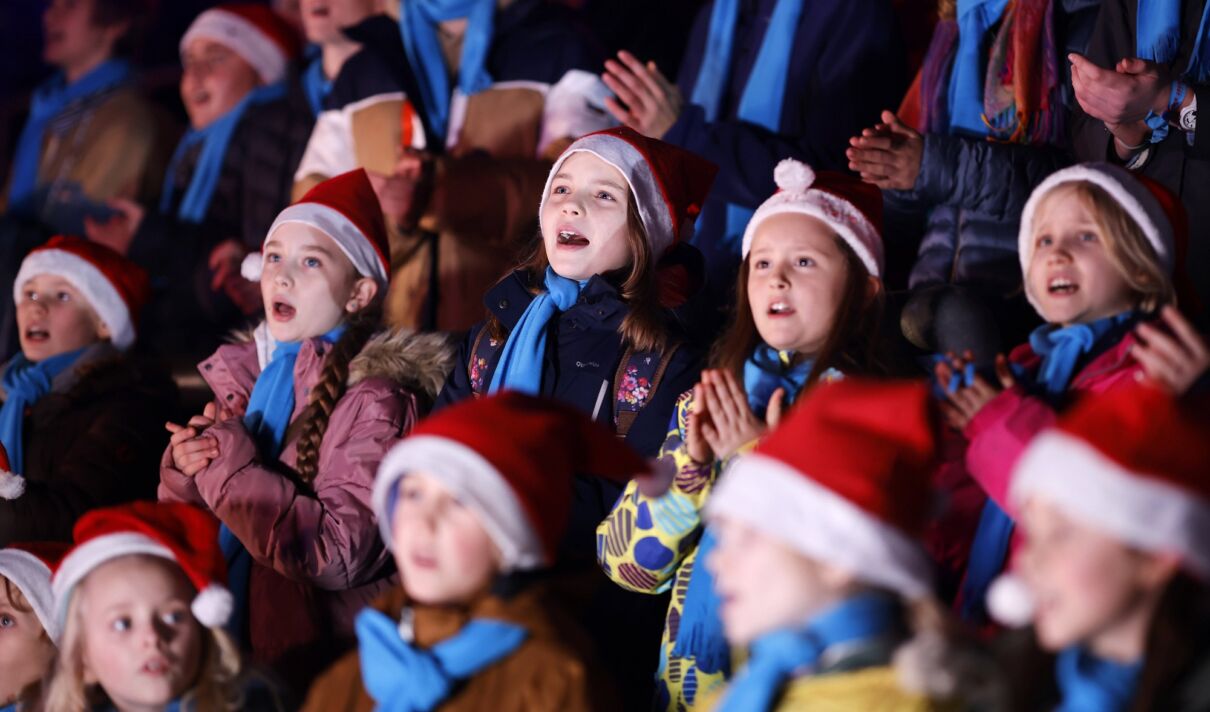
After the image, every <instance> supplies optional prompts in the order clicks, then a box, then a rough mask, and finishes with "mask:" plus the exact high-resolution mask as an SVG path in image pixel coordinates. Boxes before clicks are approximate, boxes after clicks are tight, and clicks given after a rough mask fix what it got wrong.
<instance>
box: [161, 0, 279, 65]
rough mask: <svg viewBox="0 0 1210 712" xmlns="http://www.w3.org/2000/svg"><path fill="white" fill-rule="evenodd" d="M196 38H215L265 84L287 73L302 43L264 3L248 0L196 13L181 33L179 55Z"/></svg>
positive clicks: (215, 40) (214, 39) (213, 40)
mask: <svg viewBox="0 0 1210 712" xmlns="http://www.w3.org/2000/svg"><path fill="white" fill-rule="evenodd" d="M197 38H205V39H208V40H210V41H212V42H217V43H219V44H221V45H223V46H224V47H227V48H228V49H230V50H231V51H232V52H235V53H236V54H238V55H239V56H240V58H241V59H243V60H244V61H245V62H247V63H248V64H250V65H251V66H252V68H253V69H255V70H256V73H257V75H258V76H259V77H260V80H261V82H263V83H265V84H272V83H273V82H276V81H277V80H279V79H281V78H282V77H284V76H285V75H286V65H287V64H289V62H290V60H292V59H293V58H294V57H295V56H296V55H297V54H298V50H299V45H300V44H301V42H300V40H299V36H298V33H297V32H296V31H295V30H294V28H293V27H291V26H290V23H288V22H286V20H285V19H284V18H283V17H282V16H281V15H278V14H277V13H276V12H274V11H273V10H271V9H269V8H268V7H267V6H265V5H255V4H251V3H229V4H227V5H219V6H218V7H214V8H211V9H209V10H207V11H205V12H203V13H202V14H200V15H198V16H197V19H195V20H194V21H193V24H191V25H189V29H188V30H186V31H185V35H184V36H183V37H181V44H180V51H181V54H182V55H183V54H185V47H186V46H188V45H189V43H190V42H192V41H193V40H195V39H197Z"/></svg>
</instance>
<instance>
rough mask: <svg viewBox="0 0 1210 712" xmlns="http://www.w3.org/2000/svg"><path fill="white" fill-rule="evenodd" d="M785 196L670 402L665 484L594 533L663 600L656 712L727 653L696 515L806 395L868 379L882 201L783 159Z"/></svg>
mask: <svg viewBox="0 0 1210 712" xmlns="http://www.w3.org/2000/svg"><path fill="white" fill-rule="evenodd" d="M774 177H775V179H776V181H777V184H778V187H779V188H780V190H779V191H778V192H777V193H776V194H774V195H773V197H771V198H769V199H768V200H766V201H765V203H764V204H763V205H762V206H761V207H760V208H759V209H758V210H757V211H756V213H755V214H754V215H753V217H752V220H751V221H750V222H749V223H748V226H747V229H746V231H745V233H744V236H743V244H742V254H743V258H744V259H743V263H742V264H741V266H740V271H739V278H738V284H737V287H736V295H737V299H736V308H735V309H736V310H735V316H734V320H733V322H732V324H731V327H730V329H729V330H728V331H727V332H726V333H725V334H724V335H723V336H722V338H721V339H720V341H719V342H718V344H717V345H716V346H715V349H714V353H713V355H712V358H711V361H712V364H713V366H714V368H713V369H710V370H706V371H704V372H703V373H702V378H701V382H700V383H698V384H697V386H696V387H695V388H694V389H693V390H690V391H687V392H685V393H684V394H683V395H682V396H681V397H680V399H679V401H678V402H677V409H676V413H675V415H674V417H673V420H672V422H671V423H670V424H669V428H668V430H669V432H668V435H667V439H666V440H665V441H664V444H663V447H662V449H661V450H660V456H661V459H663V460H667V461H669V462H670V463H672V465H671V466H670V467H669V468H667V472H666V473H665V477H666V479H665V481H663V482H657V481H655V480H646V481H635V482H632V483H631V484H629V485H628V486H627V489H626V491H625V493H624V494H623V496H622V497H621V498H620V499H619V500H618V501H617V504H616V505H614V508H613V511H612V512H611V513H610V515H609V517H608V518H607V519H606V520H605V521H604V522H602V523H601V525H600V527H599V528H598V529H597V534H598V537H599V538H600V539H601V544H600V545H599V546H598V549H597V551H598V558H599V560H600V563H601V566H602V567H603V568H604V570H605V572H606V573H607V574H608V575H609V576H610V578H612V579H613V580H614V581H615V582H616V583H617V584H619V585H620V586H622V587H624V588H626V589H628V590H631V591H636V592H639V593H645V594H660V593H663V592H665V591H669V590H671V591H672V592H673V594H672V601H671V604H670V606H669V608H668V614H667V623H666V625H665V632H664V639H663V641H662V644H661V646H660V662H659V668H658V683H657V692H656V707H657V709H661V710H664V709H667V710H677V709H690V710H691V709H694V708H695V707H697V705H698V701H699V700H701V699H709V698H710V697H711V695H710V694H707V693H708V691H710V690H714V691H716V692H717V690H718V689H721V686H722V685H723V684H724V683H725V682H726V680H727V678H728V676H729V674H730V670H731V667H730V649H729V647H728V645H727V642H726V640H725V638H724V637H723V631H722V627H721V623H720V621H719V618H718V600H717V598H716V597H715V595H714V592H713V582H712V578H711V576H710V574H709V572H707V571H706V569H705V567H704V566H697V565H696V564H697V563H698V562H701V561H704V558H703V556H704V554H705V553H706V552H708V551H709V550H710V549H711V548H712V547H713V535H712V533H711V532H709V531H705V530H704V529H703V526H702V521H701V514H700V513H701V510H702V507H703V505H704V504H705V502H706V500H707V498H708V496H709V495H710V492H711V491H712V490H713V486H714V482H715V480H716V478H717V477H718V475H719V474H720V473H721V472H722V471H723V469H724V468H725V466H726V464H727V463H728V462H729V461H730V460H731V459H732V458H734V457H735V456H736V455H738V454H741V453H743V452H746V451H747V450H748V449H750V448H751V446H752V445H753V444H755V442H756V440H757V439H758V438H760V437H761V436H762V435H763V434H764V432H765V430H766V429H767V428H770V427H773V426H775V425H776V424H777V422H778V419H779V418H780V416H781V413H782V411H783V410H784V408H786V407H787V406H789V405H790V404H791V402H792V401H794V400H795V399H796V397H797V396H799V394H800V393H802V392H803V391H804V390H805V389H807V388H809V387H810V386H811V385H812V384H814V383H817V382H819V381H832V380H836V379H839V378H841V377H842V374H852V373H862V372H869V371H871V370H873V368H874V364H875V362H876V360H877V359H876V356H877V354H875V350H876V346H877V334H878V329H879V325H878V321H879V318H880V315H881V312H882V302H883V292H882V282H881V277H880V275H881V274H882V260H883V248H882V239H881V237H880V233H881V205H882V202H881V200H882V198H881V195H880V194H879V192H878V190H876V189H874V188H872V187H871V186H867V185H864V184H862V183H861V182H860V181H857V180H856V179H853V178H849V177H847V176H843V175H839V174H828V173H822V174H820V175H819V176H816V175H815V173H814V172H813V171H812V170H811V168H810V167H808V166H806V165H805V164H803V163H800V162H798V161H794V160H784V161H782V162H781V163H780V164H779V165H778V166H777V169H776V171H775V173H774Z"/></svg>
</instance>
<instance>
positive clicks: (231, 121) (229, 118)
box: [160, 81, 286, 223]
mask: <svg viewBox="0 0 1210 712" xmlns="http://www.w3.org/2000/svg"><path fill="white" fill-rule="evenodd" d="M285 95H286V83H285V82H284V81H282V82H276V83H273V84H267V85H265V86H263V87H257V88H256V89H253V90H252V91H250V92H248V95H247V96H245V97H244V98H243V99H241V100H240V102H239V103H238V104H236V105H235V106H234V107H232V108H231V110H230V111H228V112H227V113H225V114H223V115H222V116H221V117H219V118H218V119H215V120H214V122H213V123H211V124H210V125H208V126H206V127H205V128H202V129H189V130H188V131H186V132H185V135H184V136H183V137H182V138H181V142H180V143H178V144H177V146H176V151H174V152H173V153H172V161H171V162H170V163H169V164H168V173H167V174H166V175H165V176H164V187H163V191H162V192H161V194H160V212H161V213H165V214H167V213H170V212H172V199H173V193H174V192H175V188H176V175H177V170H178V169H179V166H180V163H181V161H182V160H184V158H185V154H186V153H188V152H189V149H191V148H192V147H193V146H196V145H197V144H199V143H200V144H202V148H201V152H200V153H199V154H198V157H197V165H195V166H194V168H193V175H192V177H191V178H190V179H189V186H188V187H187V188H186V189H185V195H184V196H182V197H181V204H180V205H178V206H177V209H176V216H177V218H178V219H180V220H182V221H184V222H188V223H200V222H202V221H203V220H205V219H206V212H207V211H208V210H209V209H210V200H211V199H212V198H213V197H214V188H215V186H217V185H218V179H219V176H220V175H221V174H222V172H223V159H224V157H226V155H227V145H228V144H230V143H231V137H232V136H234V135H235V129H236V127H238V126H239V122H240V119H242V118H243V117H244V112H245V111H247V110H248V107H249V106H255V105H259V104H265V103H267V102H270V101H274V100H276V99H280V98H282V97H283V96H285Z"/></svg>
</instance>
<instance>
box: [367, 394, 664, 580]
mask: <svg viewBox="0 0 1210 712" xmlns="http://www.w3.org/2000/svg"><path fill="white" fill-rule="evenodd" d="M646 470H647V463H646V462H645V461H644V460H643V458H642V457H640V456H639V455H638V454H636V453H635V452H634V451H632V450H631V449H630V448H629V447H627V446H626V445H625V444H624V443H622V442H621V441H619V440H618V438H617V436H616V435H614V433H613V432H611V431H610V430H609V429H607V428H605V427H604V426H602V425H600V424H598V423H594V422H593V421H591V420H589V419H588V417H587V416H585V415H584V414H583V413H581V412H580V411H578V410H575V409H573V408H571V407H570V406H567V405H564V404H562V403H557V402H554V401H550V400H545V399H541V398H535V397H533V396H528V395H524V394H521V393H516V392H504V393H501V394H499V395H494V396H490V397H487V398H481V399H474V400H469V401H463V402H462V403H459V404H458V405H455V406H453V407H451V408H447V409H445V410H443V411H441V412H440V413H438V414H436V415H434V416H432V417H431V418H429V419H428V420H426V421H424V422H422V423H421V424H420V425H418V426H417V427H416V429H415V430H413V431H412V434H411V435H409V436H408V437H407V438H406V439H405V440H404V441H403V442H401V443H400V444H399V445H396V446H395V448H394V449H393V450H391V451H390V453H388V454H387V456H386V457H385V458H384V459H383V461H382V465H381V466H380V467H379V468H378V477H377V479H376V480H375V481H374V493H373V505H374V512H375V513H376V514H377V516H378V526H379V527H380V528H381V530H382V538H383V540H385V541H386V542H387V544H388V546H390V545H391V542H392V539H393V534H392V529H391V515H392V509H393V500H394V492H395V491H396V488H397V486H398V484H399V481H400V480H401V479H403V478H404V477H406V476H407V475H409V474H412V473H423V474H425V475H428V476H429V477H433V478H436V479H437V480H438V481H440V483H441V484H442V485H444V486H445V487H446V488H447V489H449V490H450V491H451V492H452V493H454V494H455V495H456V496H457V497H458V498H459V499H460V500H461V501H462V502H463V503H465V504H466V505H467V506H469V507H471V508H472V509H473V510H474V511H475V512H476V513H477V514H478V515H479V521H480V523H481V524H482V525H483V528H484V529H485V530H486V531H487V533H488V535H489V536H490V537H491V539H492V541H493V542H494V543H495V544H496V546H497V547H498V548H499V549H500V553H501V555H502V568H503V570H504V571H514V570H523V569H533V568H539V567H542V566H548V565H550V564H552V563H553V562H554V559H555V552H556V551H557V549H558V546H559V541H560V539H561V538H562V536H563V532H564V530H565V529H566V528H567V522H568V519H569V516H570V513H571V503H572V481H573V479H574V475H576V474H591V475H597V476H601V477H606V478H609V479H612V480H615V481H618V482H624V481H626V480H627V479H629V478H630V477H631V476H633V475H638V474H643V473H645V472H646Z"/></svg>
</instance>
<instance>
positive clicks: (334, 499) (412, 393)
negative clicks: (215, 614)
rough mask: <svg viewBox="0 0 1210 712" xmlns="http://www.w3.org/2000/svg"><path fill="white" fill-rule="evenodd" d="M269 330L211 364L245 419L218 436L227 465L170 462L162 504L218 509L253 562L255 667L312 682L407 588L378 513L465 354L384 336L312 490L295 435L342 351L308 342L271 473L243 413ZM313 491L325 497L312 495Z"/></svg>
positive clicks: (363, 365) (430, 339) (438, 343)
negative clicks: (374, 499)
mask: <svg viewBox="0 0 1210 712" xmlns="http://www.w3.org/2000/svg"><path fill="white" fill-rule="evenodd" d="M265 335H266V330H265V329H264V326H263V325H262V327H261V328H259V329H258V330H257V334H256V338H255V340H253V341H249V342H246V343H239V344H229V345H225V346H222V347H220V348H219V349H218V351H216V352H215V353H214V354H213V355H212V356H211V357H210V358H208V359H206V360H205V361H203V362H202V364H201V366H200V370H201V374H202V377H203V378H204V379H205V380H206V382H207V383H208V384H209V385H210V388H211V390H213V391H214V394H215V398H216V402H217V403H218V404H219V405H221V406H224V407H225V408H226V409H228V410H229V411H231V412H232V413H233V415H234V417H231V418H229V419H227V420H224V421H221V422H219V423H217V424H215V425H214V426H212V427H211V428H210V429H209V430H208V431H207V432H208V433H209V434H210V435H212V436H213V437H214V438H215V439H216V440H217V441H218V450H219V456H218V457H217V458H215V459H214V460H212V461H211V462H210V464H209V465H208V466H207V467H206V469H204V470H202V471H201V472H198V473H197V474H196V475H195V476H193V477H188V476H186V475H184V474H183V473H181V472H180V471H179V470H177V469H176V468H175V467H174V466H173V461H172V453H171V448H169V450H167V451H165V453H164V456H163V458H162V460H161V463H160V487H159V497H160V500H162V501H184V502H192V503H194V504H198V505H200V506H203V507H206V508H208V509H210V510H211V511H212V512H214V514H215V515H216V516H217V517H218V518H219V519H220V520H222V522H223V523H225V524H226V525H227V526H228V527H229V528H230V529H231V530H232V532H234V533H235V535H236V536H237V537H238V538H239V540H240V541H241V542H242V543H243V544H244V546H245V547H246V548H247V549H248V551H249V553H251V555H252V557H253V561H254V563H253V567H252V573H251V580H250V583H249V596H248V606H249V610H248V620H249V636H250V640H251V646H252V654H253V660H254V661H255V662H257V663H263V664H268V665H271V666H272V667H274V668H276V669H277V670H278V672H280V673H282V674H283V676H284V677H286V678H287V679H291V680H299V681H303V680H307V679H309V677H310V676H311V674H312V673H318V672H319V670H321V669H322V668H323V667H325V666H326V665H327V664H328V663H330V662H332V661H333V660H335V659H336V658H337V657H339V656H340V654H341V652H342V650H343V649H345V648H346V647H348V646H349V645H350V644H351V643H352V641H353V640H354V634H353V618H354V616H355V615H356V614H357V612H358V611H359V610H361V609H362V608H363V607H365V606H367V605H369V603H370V602H371V601H373V600H374V599H375V598H377V597H378V596H379V595H380V594H382V593H383V592H385V591H387V590H388V589H389V588H390V587H391V586H392V585H393V584H394V583H395V580H396V576H395V567H394V562H393V561H392V560H391V556H390V553H389V552H388V550H387V549H386V547H385V545H384V544H383V541H382V539H381V537H380V536H379V533H378V523H377V521H376V519H375V517H374V510H373V508H372V507H371V506H370V492H371V489H372V487H373V482H374V475H375V473H376V471H377V469H378V465H379V463H380V462H381V460H382V458H383V456H384V455H385V454H386V452H387V450H389V449H390V447H391V446H392V445H394V444H395V443H396V442H397V441H398V440H399V439H400V438H402V437H403V436H405V435H407V433H408V432H409V431H410V430H411V429H412V427H413V425H415V423H416V421H417V419H418V418H419V417H420V416H421V415H422V414H423V413H424V412H425V411H427V410H428V408H429V407H430V405H431V403H432V401H433V398H434V397H435V396H436V394H437V392H438V391H439V390H440V388H441V385H442V383H443V382H444V380H445V376H446V374H447V373H448V372H449V369H450V368H451V366H452V363H453V361H452V357H453V348H452V346H451V345H450V344H449V343H448V341H447V340H446V339H445V338H444V337H443V336H439V335H433V334H429V335H414V334H410V333H405V332H384V333H381V334H378V335H377V336H375V337H373V338H372V339H371V340H370V342H369V343H367V345H366V346H365V348H364V349H363V350H362V352H361V353H360V354H359V355H358V356H357V357H355V358H354V359H353V361H352V362H351V363H350V367H349V379H348V387H347V390H346V391H345V394H344V396H342V397H341V399H340V401H339V402H338V403H337V404H336V407H335V408H334V409H333V411H332V416H331V419H330V421H329V423H328V428H327V431H326V432H325V433H324V437H323V443H322V444H321V445H320V451H319V469H318V474H317V475H316V477H315V480H314V481H313V482H312V483H311V487H310V488H307V487H305V486H300V484H299V483H298V480H297V478H296V476H295V474H294V472H293V471H292V469H290V468H292V467H293V465H294V463H295V462H296V460H297V455H298V453H297V447H298V442H297V438H298V432H297V429H296V428H294V427H293V426H294V425H295V424H296V422H297V418H298V416H299V415H300V414H301V413H302V411H303V410H304V409H305V407H306V405H307V401H308V395H309V393H310V389H311V387H312V386H313V385H314V384H315V383H316V382H317V381H318V380H319V378H320V374H321V371H322V368H323V357H324V355H325V353H326V352H327V351H328V350H330V349H331V346H330V345H328V344H326V343H324V342H323V341H322V340H320V339H318V338H316V339H312V340H310V341H308V342H306V343H304V344H303V346H302V349H301V350H300V352H299V355H298V361H297V363H296V365H295V368H294V384H295V392H294V396H295V399H294V402H295V406H294V414H293V416H292V418H291V426H292V427H291V428H290V429H289V430H287V433H286V445H285V448H284V449H283V450H282V453H281V458H280V462H279V463H266V462H262V461H261V458H260V456H259V455H258V453H257V449H256V444H255V442H254V440H253V438H252V437H251V435H249V433H248V431H247V430H245V428H244V424H243V419H242V416H243V414H244V411H245V409H246V407H247V404H248V397H249V395H250V393H251V392H252V387H253V385H255V383H256V378H257V376H258V375H259V374H260V371H261V366H262V364H264V363H266V362H267V359H266V355H267V353H268V347H267V339H266V338H265ZM312 490H313V491H312Z"/></svg>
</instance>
